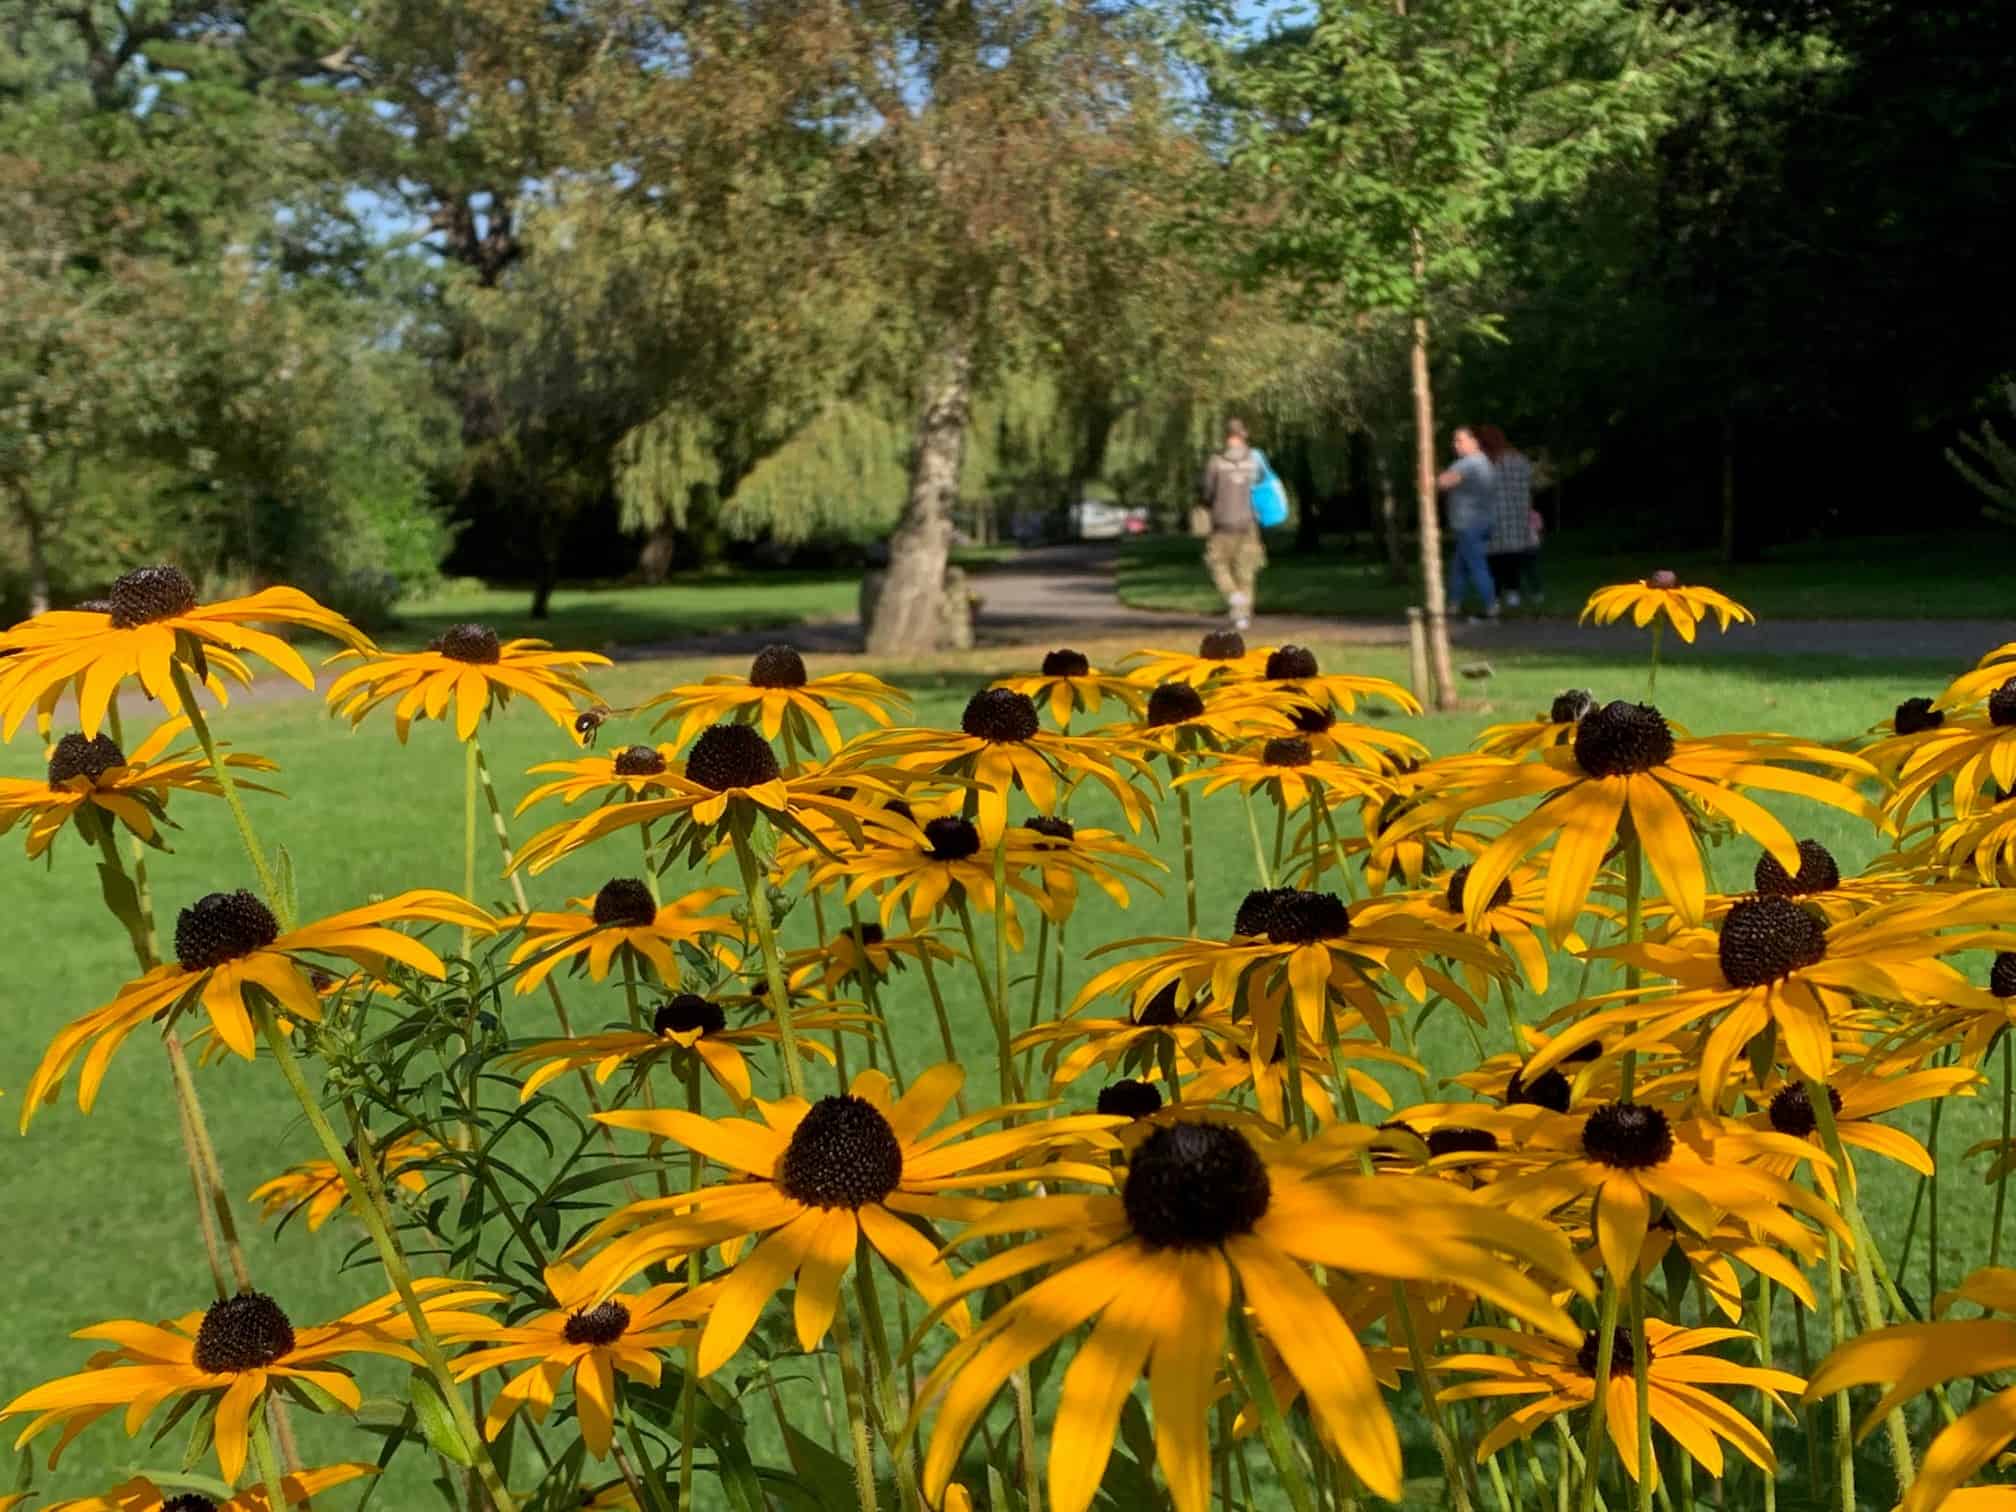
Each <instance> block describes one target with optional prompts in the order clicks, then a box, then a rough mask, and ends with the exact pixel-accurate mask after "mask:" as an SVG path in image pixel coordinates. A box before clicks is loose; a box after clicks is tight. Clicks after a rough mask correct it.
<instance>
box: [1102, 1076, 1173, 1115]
mask: <svg viewBox="0 0 2016 1512" xmlns="http://www.w3.org/2000/svg"><path fill="white" fill-rule="evenodd" d="M1161 1109H1162V1094H1161V1093H1160V1092H1158V1091H1156V1090H1155V1087H1154V1085H1153V1084H1152V1083H1150V1082H1144V1081H1136V1080H1135V1079H1134V1078H1133V1077H1131V1076H1127V1077H1122V1078H1121V1079H1120V1080H1119V1081H1116V1082H1108V1083H1107V1084H1106V1085H1105V1086H1103V1087H1101V1088H1100V1089H1099V1111H1100V1112H1101V1113H1104V1114H1107V1115H1108V1116H1109V1117H1113V1118H1146V1117H1147V1116H1148V1115H1149V1114H1151V1113H1158V1112H1160V1111H1161Z"/></svg>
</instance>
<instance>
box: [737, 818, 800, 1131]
mask: <svg viewBox="0 0 2016 1512" xmlns="http://www.w3.org/2000/svg"><path fill="white" fill-rule="evenodd" d="M728 833H729V835H730V837H731V838H732V839H733V840H734V842H735V860H736V863H737V864H738V865H739V866H740V867H741V868H742V891H743V892H744V893H745V894H747V895H748V898H749V919H750V922H751V923H753V924H754V925H755V926H756V943H757V944H758V946H759V947H760V948H761V949H762V951H763V979H764V981H765V982H767V983H768V984H769V987H770V1007H771V1010H772V1011H773V1012H774V1013H776V1015H777V1053H778V1054H779V1055H780V1056H781V1057H783V1061H784V1082H785V1085H786V1086H788V1087H789V1088H790V1089H791V1095H792V1096H793V1097H803V1096H804V1095H805V1068H804V1066H803V1065H801V1064H800V1063H799V1058H798V1032H797V1030H796V1029H795V1028H794V1027H793V1025H792V1022H791V994H790V993H788V992H786V991H785V990H784V964H783V961H782V959H781V958H780V957H779V955H778V953H777V924H776V920H775V919H774V918H772V917H771V914H770V887H769V884H768V882H767V881H766V880H765V879H764V877H763V874H762V871H761V869H760V868H759V867H758V866H757V865H756V852H755V851H754V850H753V849H752V848H751V847H750V844H749V835H748V831H747V828H746V826H745V825H743V824H740V823H737V822H735V821H734V820H733V819H732V818H731V820H730V822H729V825H728Z"/></svg>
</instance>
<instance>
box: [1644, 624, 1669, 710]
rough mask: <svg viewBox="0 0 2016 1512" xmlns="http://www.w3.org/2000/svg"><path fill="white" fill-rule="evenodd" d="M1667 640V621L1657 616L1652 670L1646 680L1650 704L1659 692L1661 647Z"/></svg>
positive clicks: (1646, 692)
mask: <svg viewBox="0 0 2016 1512" xmlns="http://www.w3.org/2000/svg"><path fill="white" fill-rule="evenodd" d="M1665 638H1666V621H1665V620H1663V619H1660V618H1659V617H1657V616H1656V615H1655V616H1654V617H1653V620H1652V670H1651V672H1650V673H1649V674H1648V675H1647V677H1646V678H1645V701H1646V702H1647V703H1650V702H1651V701H1652V698H1653V695H1654V694H1656V693H1657V692H1658V691H1659V647H1660V644H1661V643H1662V642H1663V641H1664V640H1665Z"/></svg>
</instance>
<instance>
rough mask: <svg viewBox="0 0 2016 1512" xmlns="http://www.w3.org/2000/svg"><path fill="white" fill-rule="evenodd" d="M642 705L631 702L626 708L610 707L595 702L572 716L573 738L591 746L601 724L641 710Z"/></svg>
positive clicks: (598, 733) (600, 731)
mask: <svg viewBox="0 0 2016 1512" xmlns="http://www.w3.org/2000/svg"><path fill="white" fill-rule="evenodd" d="M643 708H644V705H642V704H632V705H631V706H630V707H629V708H627V709H612V708H610V707H609V705H607V704H596V705H594V706H593V707H592V708H587V709H583V710H582V711H581V712H580V713H579V714H577V715H575V717H574V738H575V739H576V740H578V741H580V742H581V744H582V745H584V746H589V747H593V746H594V744H595V737H596V736H598V735H600V734H601V733H602V726H603V725H604V724H606V723H608V721H610V720H612V719H621V718H623V717H624V716H625V715H629V714H636V713H640V712H642V710H643Z"/></svg>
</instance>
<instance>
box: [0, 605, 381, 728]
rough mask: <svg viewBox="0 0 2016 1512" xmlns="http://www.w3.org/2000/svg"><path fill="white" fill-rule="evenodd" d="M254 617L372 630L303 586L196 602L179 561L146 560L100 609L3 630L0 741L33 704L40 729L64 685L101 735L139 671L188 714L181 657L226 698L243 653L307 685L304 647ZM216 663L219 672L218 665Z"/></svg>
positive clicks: (338, 631)
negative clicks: (156, 563)
mask: <svg viewBox="0 0 2016 1512" xmlns="http://www.w3.org/2000/svg"><path fill="white" fill-rule="evenodd" d="M253 624H281V625H299V626H301V627H302V628H304V629H308V630H318V631H320V632H321V633H322V634H324V635H327V636H331V637H333V638H334V639H336V640H339V641H342V642H343V643H344V644H345V645H346V646H351V647H355V648H357V649H359V650H368V649H370V647H371V640H370V637H368V636H366V635H365V634H364V633H363V632H362V631H361V630H359V629H358V628H357V627H356V626H355V625H353V624H351V623H350V622H349V621H348V620H346V619H344V618H343V616H342V615H340V614H337V613H336V612H335V611H334V610H331V609H325V608H324V607H323V606H322V605H320V604H318V603H316V602H315V600H313V599H312V598H310V597H308V595H307V594H305V593H303V592H301V590H300V589H298V588H267V589H264V590H262V591H261V592H258V593H255V594H253V595H251V596H250V597H249V598H237V599H224V600H221V601H220V602H218V603H215V604H200V605H199V604H198V603H197V602H196V589H195V587H194V585H193V584H191V583H190V581H189V579H188V578H187V577H185V576H184V575H183V574H182V573H181V572H180V571H178V570H177V569H175V568H173V567H140V568H136V569H135V570H134V571H132V572H129V573H127V574H126V575H125V576H124V577H122V578H120V579H119V581H118V582H116V583H114V584H113V585H112V591H111V593H110V594H109V596H108V597H107V599H106V600H105V602H104V605H103V606H102V608H93V609H59V610H55V611H53V612H52V613H49V614H44V615H40V616H38V617H37V618H35V619H31V620H23V621H22V622H21V623H20V624H18V625H16V626H15V627H14V628H13V629H11V630H8V631H6V632H5V633H4V634H0V720H4V730H0V738H4V739H7V740H12V739H13V738H14V732H15V731H16V730H17V729H19V728H20V727H21V721H22V720H23V719H25V718H26V717H27V716H28V711H29V710H30V709H33V710H35V711H36V716H37V718H36V723H37V726H38V728H40V729H42V730H45V731H46V730H47V729H48V728H49V717H50V714H51V713H52V712H53V711H54V709H55V707H56V702H57V700H58V699H60V698H61V697H62V696H63V694H64V692H65V690H67V689H75V690H76V694H77V723H78V724H79V725H80V726H82V727H83V731H84V734H85V735H86V736H87V737H89V736H93V735H96V734H97V733H98V731H99V728H100V726H102V725H103V724H104V722H105V714H106V711H107V710H108V709H109V708H110V707H111V704H112V696H113V694H114V693H115V692H116V691H117V690H118V687H119V685H120V684H121V683H122V682H124V681H125V680H126V679H127V678H129V677H137V678H138V679H139V680H140V686H141V687H142V688H144V689H145V690H146V691H147V695H148V696H149V697H150V698H154V699H157V700H159V701H160V704H161V707H162V708H163V709H164V710H166V711H167V712H168V713H169V714H180V713H182V712H184V711H183V708H182V701H181V698H180V697H179V696H178V695H177V693H176V691H175V681H174V678H173V676H172V674H171V671H170V669H171V667H172V666H174V665H175V664H177V663H180V664H181V665H182V666H183V667H185V668H187V669H188V670H189V671H190V672H192V673H193V674H194V676H195V680H196V681H198V682H201V683H203V684H204V685H205V686H207V687H208V688H209V689H210V691H211V692H212V693H213V694H214V695H216V697H217V698H218V699H219V700H220V701H221V700H223V699H224V697H225V696H226V690H225V686H224V679H223V677H221V676H219V675H218V672H219V671H221V672H222V673H224V674H225V675H228V676H229V677H231V678H232V679H233V680H234V681H236V682H239V683H241V684H249V683H250V682H251V681H252V673H251V670H250V669H249V668H248V667H247V666H246V664H245V660H244V656H242V655H240V654H239V653H241V652H242V653H245V654H248V655H252V656H256V657H259V658H260V659H261V660H262V661H266V662H268V663H270V664H271V665H273V666H274V667H276V668H278V669H279V670H280V671H282V672H284V673H286V674H287V675H288V676H289V677H291V678H293V679H294V681H296V682H298V683H299V684H301V686H302V687H304V688H313V687H314V686H315V674H314V673H313V672H311V671H309V669H308V663H307V662H305V661H303V660H302V659H301V654H300V653H299V652H298V651H296V650H295V649H294V648H293V647H292V646H290V645H288V644H287V642H286V641H284V640H282V639H280V637H279V636H277V635H269V634H267V633H266V632H265V631H263V630H253V629H250V628H249V626H251V625H253ZM213 669H215V670H213Z"/></svg>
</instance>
